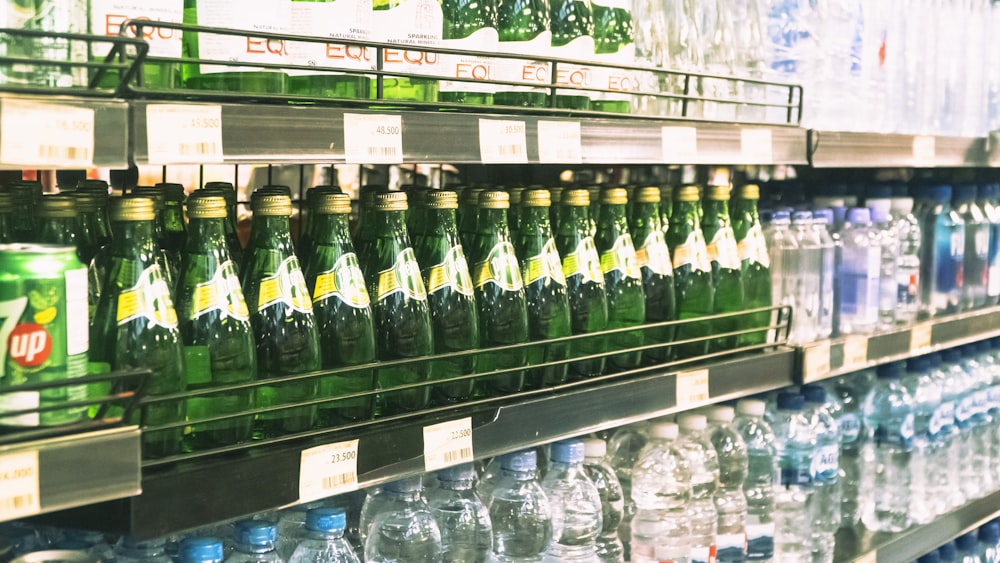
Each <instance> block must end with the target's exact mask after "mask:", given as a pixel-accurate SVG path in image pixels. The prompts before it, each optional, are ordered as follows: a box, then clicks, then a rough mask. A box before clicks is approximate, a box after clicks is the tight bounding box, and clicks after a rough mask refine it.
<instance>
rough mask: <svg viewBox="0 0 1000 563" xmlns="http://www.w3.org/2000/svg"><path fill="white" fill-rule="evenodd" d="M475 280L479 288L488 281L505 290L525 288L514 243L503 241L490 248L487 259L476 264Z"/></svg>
mask: <svg viewBox="0 0 1000 563" xmlns="http://www.w3.org/2000/svg"><path fill="white" fill-rule="evenodd" d="M475 280H476V287H477V288H479V287H483V286H484V285H486V284H487V283H495V284H496V285H497V286H499V287H500V289H502V290H504V291H520V290H521V289H522V288H524V280H523V279H522V278H521V267H520V265H519V264H518V262H517V255H516V254H515V253H514V245H512V244H511V243H509V242H506V241H503V242H498V243H497V244H496V245H495V246H494V247H493V248H492V249H490V253H489V254H488V255H487V256H486V260H483V261H482V262H479V263H478V264H476V276H475Z"/></svg>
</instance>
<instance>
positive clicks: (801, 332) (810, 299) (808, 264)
mask: <svg viewBox="0 0 1000 563" xmlns="http://www.w3.org/2000/svg"><path fill="white" fill-rule="evenodd" d="M792 230H793V231H794V234H795V240H796V242H797V243H798V246H799V250H798V264H799V275H798V278H797V280H796V282H797V283H796V286H795V305H796V307H797V308H796V309H793V310H792V331H793V334H794V335H795V342H812V341H814V340H816V338H817V333H818V329H819V315H820V278H821V273H822V270H823V251H822V248H821V245H820V240H819V236H818V235H817V233H816V231H815V229H813V219H812V213H810V212H808V211H796V212H795V213H792Z"/></svg>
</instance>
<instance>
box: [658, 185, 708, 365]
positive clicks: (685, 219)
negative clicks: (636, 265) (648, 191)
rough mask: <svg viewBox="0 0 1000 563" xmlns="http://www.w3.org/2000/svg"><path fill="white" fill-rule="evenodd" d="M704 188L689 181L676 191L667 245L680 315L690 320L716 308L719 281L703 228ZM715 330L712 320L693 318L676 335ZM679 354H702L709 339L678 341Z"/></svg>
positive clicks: (683, 336)
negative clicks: (715, 274)
mask: <svg viewBox="0 0 1000 563" xmlns="http://www.w3.org/2000/svg"><path fill="white" fill-rule="evenodd" d="M699 198H700V189H699V188H698V186H693V185H688V186H684V187H683V188H680V189H678V190H675V191H674V210H673V212H672V213H671V215H670V219H671V222H670V227H669V229H667V246H668V247H670V248H671V249H672V250H673V266H674V296H675V297H676V299H677V319H678V320H687V319H695V318H698V317H704V316H706V315H711V314H713V313H714V312H715V284H714V282H713V281H712V264H711V262H710V261H709V259H708V249H707V248H706V247H705V234H704V233H703V232H702V230H701V211H700V208H701V206H700V205H698V200H699ZM711 333H712V326H711V323H710V322H708V321H703V322H689V323H685V324H682V325H679V326H678V327H677V333H676V336H675V337H676V339H677V340H687V339H692V338H705V337H707V336H709V335H710V334H711ZM676 350H677V356H678V357H679V358H682V359H683V358H690V357H693V356H702V355H704V354H705V353H706V352H707V351H708V341H707V340H703V341H700V342H693V343H689V344H678V345H677V346H676Z"/></svg>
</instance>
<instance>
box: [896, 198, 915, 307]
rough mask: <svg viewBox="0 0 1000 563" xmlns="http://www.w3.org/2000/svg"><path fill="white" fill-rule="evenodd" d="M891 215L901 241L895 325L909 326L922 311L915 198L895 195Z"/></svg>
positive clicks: (897, 270) (897, 236)
mask: <svg viewBox="0 0 1000 563" xmlns="http://www.w3.org/2000/svg"><path fill="white" fill-rule="evenodd" d="M892 215H893V220H894V222H895V228H896V239H897V240H898V241H899V253H898V254H897V255H896V324H898V325H903V326H909V325H911V324H913V323H914V322H915V321H916V320H917V313H918V312H919V311H920V281H921V280H920V244H921V238H920V224H919V223H917V218H916V217H914V216H913V198H909V197H893V198H892Z"/></svg>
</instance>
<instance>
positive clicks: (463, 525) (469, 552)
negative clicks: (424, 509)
mask: <svg viewBox="0 0 1000 563" xmlns="http://www.w3.org/2000/svg"><path fill="white" fill-rule="evenodd" d="M437 480H438V487H437V488H436V489H433V490H431V491H429V492H428V493H427V506H428V507H430V509H431V514H433V515H434V518H435V520H437V524H438V529H439V530H440V531H441V548H442V551H443V555H442V559H441V561H442V562H443V563H451V562H454V563H459V562H463V563H465V562H467V563H485V562H486V561H488V560H489V557H490V554H491V553H492V552H493V528H492V526H491V524H490V514H489V511H488V510H487V509H486V505H485V504H483V501H482V499H480V497H479V494H478V493H476V489H475V486H474V484H475V482H476V470H475V469H474V468H473V466H472V464H471V463H468V464H463V465H457V466H455V467H449V468H447V469H442V470H441V471H438V472H437Z"/></svg>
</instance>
